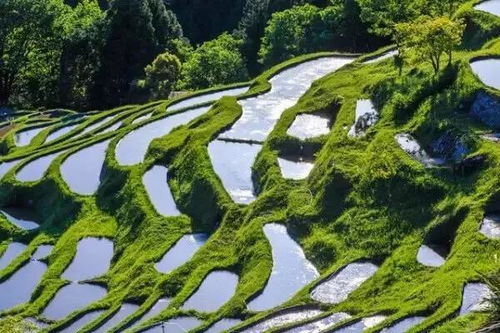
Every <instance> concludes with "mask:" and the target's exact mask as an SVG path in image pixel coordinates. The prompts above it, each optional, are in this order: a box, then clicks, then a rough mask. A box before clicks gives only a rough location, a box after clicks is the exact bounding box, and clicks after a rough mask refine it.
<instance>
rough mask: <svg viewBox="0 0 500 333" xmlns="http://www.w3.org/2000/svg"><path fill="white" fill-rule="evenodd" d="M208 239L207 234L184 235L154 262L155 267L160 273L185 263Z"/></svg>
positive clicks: (167, 271)
mask: <svg viewBox="0 0 500 333" xmlns="http://www.w3.org/2000/svg"><path fill="white" fill-rule="evenodd" d="M207 240H208V235H207V234H191V235H184V236H182V238H181V239H179V240H178V241H177V243H175V245H174V246H172V247H171V248H170V249H169V250H168V251H167V253H165V255H164V256H163V258H162V259H161V260H160V261H159V262H158V263H156V265H155V267H156V269H157V270H158V271H159V272H161V273H169V272H171V271H173V270H174V269H176V268H177V267H179V266H181V265H183V264H184V263H186V262H187V261H188V260H189V259H191V257H192V256H193V255H194V254H195V252H196V251H198V249H199V248H200V247H202V246H203V244H205V243H206V242H207Z"/></svg>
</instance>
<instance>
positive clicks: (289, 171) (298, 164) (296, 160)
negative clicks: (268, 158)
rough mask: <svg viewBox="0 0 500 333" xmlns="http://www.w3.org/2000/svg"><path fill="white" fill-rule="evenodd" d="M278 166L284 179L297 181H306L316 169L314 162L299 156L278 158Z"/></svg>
mask: <svg viewBox="0 0 500 333" xmlns="http://www.w3.org/2000/svg"><path fill="white" fill-rule="evenodd" d="M278 164H279V166H280V169H281V174H282V175H283V178H287V179H295V180H301V179H306V178H307V176H309V173H311V170H312V169H313V167H314V163H313V162H312V161H307V160H304V159H302V158H300V157H297V156H287V157H278Z"/></svg>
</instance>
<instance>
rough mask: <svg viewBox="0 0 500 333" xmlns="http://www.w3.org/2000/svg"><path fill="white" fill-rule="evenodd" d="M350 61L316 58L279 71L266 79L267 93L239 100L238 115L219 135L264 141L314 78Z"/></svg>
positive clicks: (344, 58) (338, 58)
mask: <svg viewBox="0 0 500 333" xmlns="http://www.w3.org/2000/svg"><path fill="white" fill-rule="evenodd" d="M352 61H354V58H346V57H326V58H319V59H314V60H310V61H306V62H304V63H301V64H298V65H297V66H294V67H291V68H289V69H286V70H284V71H282V72H280V73H279V74H277V75H275V76H274V77H273V78H272V79H271V80H270V83H271V85H272V88H271V90H270V91H269V92H267V93H265V94H261V95H258V96H256V97H252V98H247V99H244V100H240V101H239V104H240V105H241V106H242V108H243V114H242V116H241V117H240V118H239V119H238V120H237V121H236V123H234V124H233V126H232V127H231V128H230V129H229V130H227V131H226V132H224V133H222V134H221V135H220V137H222V138H227V139H239V140H253V141H264V140H265V139H266V138H267V136H268V135H269V133H270V132H271V131H272V129H273V128H274V126H275V125H276V122H277V121H278V119H279V118H280V117H281V114H282V113H283V112H284V111H285V110H286V109H288V108H289V107H291V106H293V105H295V103H297V101H298V100H299V98H300V97H301V96H302V95H303V94H304V93H305V92H306V91H307V89H309V87H310V86H311V84H312V83H313V82H314V81H315V80H317V79H319V78H321V77H322V76H325V75H326V74H328V73H331V72H334V71H336V70H337V69H339V68H340V67H342V66H344V65H347V64H348V63H351V62H352Z"/></svg>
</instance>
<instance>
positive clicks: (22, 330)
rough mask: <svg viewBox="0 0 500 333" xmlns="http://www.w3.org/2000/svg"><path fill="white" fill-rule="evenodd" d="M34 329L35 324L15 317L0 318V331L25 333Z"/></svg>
mask: <svg viewBox="0 0 500 333" xmlns="http://www.w3.org/2000/svg"><path fill="white" fill-rule="evenodd" d="M34 331H36V327H35V325H33V324H32V323H30V322H27V321H24V320H22V319H19V318H16V317H3V318H2V319H0V332H9V333H26V332H34Z"/></svg>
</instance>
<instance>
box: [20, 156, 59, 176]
mask: <svg viewBox="0 0 500 333" xmlns="http://www.w3.org/2000/svg"><path fill="white" fill-rule="evenodd" d="M62 153H63V151H58V152H56V153H53V154H49V155H45V156H42V157H39V158H37V159H36V160H33V161H31V162H29V163H28V164H26V165H24V166H23V167H22V168H21V169H20V170H19V171H18V172H17V174H16V178H17V179H18V180H19V181H21V182H36V181H39V180H40V179H42V177H43V175H44V174H45V173H46V172H47V170H48V169H49V166H50V164H52V161H54V159H55V158H56V157H58V156H59V155H61V154H62Z"/></svg>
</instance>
